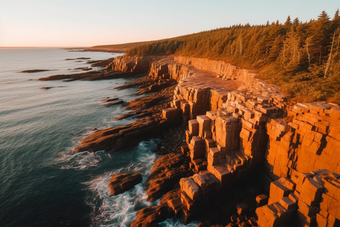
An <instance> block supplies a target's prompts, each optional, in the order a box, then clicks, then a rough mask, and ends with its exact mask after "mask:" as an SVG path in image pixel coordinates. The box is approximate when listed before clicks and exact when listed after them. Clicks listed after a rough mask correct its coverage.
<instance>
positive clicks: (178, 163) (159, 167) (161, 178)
mask: <svg viewBox="0 0 340 227" xmlns="http://www.w3.org/2000/svg"><path fill="white" fill-rule="evenodd" d="M188 165H189V159H188V158H187V157H186V156H184V155H182V154H180V153H177V154H175V153H170V154H167V155H164V156H163V157H160V158H158V159H157V160H156V161H155V162H154V167H153V169H152V171H151V173H150V175H149V177H148V179H147V182H146V187H147V191H146V194H147V195H148V199H147V200H148V201H155V200H157V199H159V198H161V197H162V196H163V195H164V194H165V193H167V192H169V191H170V190H172V189H174V188H178V187H179V185H178V182H179V180H180V179H181V178H182V177H186V176H188V175H190V174H191V171H190V170H189V168H188Z"/></svg>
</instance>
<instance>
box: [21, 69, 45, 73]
mask: <svg viewBox="0 0 340 227" xmlns="http://www.w3.org/2000/svg"><path fill="white" fill-rule="evenodd" d="M46 71H51V70H48V69H29V70H23V71H20V73H40V72H46Z"/></svg>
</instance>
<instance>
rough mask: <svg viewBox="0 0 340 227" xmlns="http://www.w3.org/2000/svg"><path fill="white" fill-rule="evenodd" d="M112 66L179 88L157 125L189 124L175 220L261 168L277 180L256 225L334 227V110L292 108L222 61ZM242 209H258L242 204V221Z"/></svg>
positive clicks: (339, 116) (337, 142) (339, 136)
mask: <svg viewBox="0 0 340 227" xmlns="http://www.w3.org/2000/svg"><path fill="white" fill-rule="evenodd" d="M110 67H112V68H113V69H114V70H116V71H125V72H136V73H139V72H147V71H148V70H149V69H150V71H149V77H150V78H151V79H153V80H154V81H156V82H157V81H158V82H159V83H161V82H162V80H163V81H164V80H168V79H174V80H177V81H178V85H177V87H176V89H175V91H174V95H173V102H172V104H171V105H172V108H167V109H164V110H163V112H162V118H163V120H162V122H163V123H164V124H171V123H172V122H174V121H175V120H176V119H178V116H179V113H181V116H182V120H183V122H185V123H186V124H188V130H186V144H185V145H183V146H182V148H181V150H182V153H183V154H185V155H187V156H188V157H190V160H191V162H190V169H191V170H192V171H193V172H195V173H196V174H195V175H194V176H192V177H188V178H182V179H181V180H180V181H179V184H180V188H181V190H180V199H179V198H176V201H172V202H174V203H176V206H173V207H174V208H173V212H174V213H175V214H177V213H178V212H181V213H182V214H183V215H184V217H185V220H186V221H188V220H190V218H191V217H193V216H194V215H199V214H200V213H202V212H203V211H204V210H205V208H207V207H209V204H210V205H211V204H213V201H214V200H215V199H218V196H217V195H218V193H221V194H223V192H225V191H226V190H227V189H228V187H229V186H230V185H232V184H233V183H235V182H236V181H237V180H240V179H243V178H244V177H245V176H247V175H249V173H251V172H252V171H254V170H255V169H257V168H258V167H262V166H265V167H266V174H267V175H268V176H269V177H270V178H271V179H272V180H276V181H273V182H271V183H270V182H269V183H268V188H269V189H270V192H269V201H265V199H263V198H264V197H265V196H263V195H261V196H260V197H259V201H256V202H257V206H258V208H257V210H256V213H257V216H258V224H259V225H260V226H280V225H283V224H285V223H287V222H288V221H289V220H291V219H290V218H293V220H294V221H296V220H298V222H297V223H298V225H297V226H311V225H314V224H318V225H320V226H338V225H339V223H340V213H339V212H340V209H337V208H338V207H340V198H339V196H338V195H340V175H339V174H340V155H339V149H340V123H339V122H340V107H339V106H338V105H336V104H330V103H325V102H320V103H308V104H296V105H290V104H289V103H288V101H287V97H285V96H284V95H283V94H281V93H280V89H279V88H278V87H276V86H273V85H270V84H267V83H265V82H264V81H261V80H258V79H256V78H255V75H256V74H255V73H254V72H253V71H251V70H244V69H240V68H238V67H236V66H233V65H230V64H227V63H225V62H222V61H212V60H207V59H200V58H189V57H179V56H177V57H171V56H170V57H143V58H140V57H118V58H117V59H115V60H114V62H113V63H112V65H111V66H110ZM144 132H145V131H143V133H144ZM145 133H146V132H145ZM119 134H121V133H119ZM129 135H130V134H129ZM127 138H128V137H127ZM323 169H327V170H323ZM270 178H267V179H270ZM269 185H270V187H269ZM263 201H265V202H263ZM172 202H169V204H171V203H172ZM247 202H248V204H247ZM267 203H268V204H267ZM202 204H203V205H202ZM247 206H249V207H250V208H249V209H252V210H255V208H256V207H254V204H253V203H249V201H243V202H242V204H241V205H240V206H239V207H238V208H237V209H238V211H239V210H240V213H239V214H240V215H241V213H242V212H243V211H242V210H244V209H246V208H245V207H247ZM251 206H253V207H251ZM170 207H171V206H170ZM175 207H176V208H175ZM200 207H204V208H203V209H200ZM319 208H320V209H319ZM171 209H172V208H171ZM294 223H296V222H294ZM325 223H326V224H325Z"/></svg>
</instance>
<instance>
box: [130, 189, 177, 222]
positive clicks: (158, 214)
mask: <svg viewBox="0 0 340 227" xmlns="http://www.w3.org/2000/svg"><path fill="white" fill-rule="evenodd" d="M173 200H180V191H179V190H172V191H170V192H168V193H167V194H165V195H164V196H163V198H162V199H161V201H160V202H159V206H153V207H146V208H143V209H141V210H140V211H138V212H137V217H136V218H135V220H134V221H133V222H132V223H131V225H130V226H131V227H144V226H155V227H156V226H159V225H158V223H159V222H162V221H165V220H166V219H167V218H171V217H172V216H173V213H172V212H169V211H170V209H169V208H171V207H169V201H173ZM170 204H171V203H170Z"/></svg>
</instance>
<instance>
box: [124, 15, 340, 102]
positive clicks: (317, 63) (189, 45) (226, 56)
mask: <svg viewBox="0 0 340 227" xmlns="http://www.w3.org/2000/svg"><path fill="white" fill-rule="evenodd" d="M169 54H174V55H182V56H192V57H200V58H208V59H213V60H224V61H226V62H228V63H231V64H235V65H238V66H239V67H242V68H247V69H255V70H257V72H258V77H259V78H260V79H265V80H267V81H268V82H270V83H273V84H276V85H278V86H280V87H281V88H282V92H283V93H285V94H288V95H290V96H291V97H292V98H293V99H295V100H296V101H300V102H311V101H321V100H325V101H329V102H337V103H340V15H339V10H337V11H336V12H335V15H334V16H333V17H332V18H331V17H330V16H329V15H327V13H326V12H325V11H323V12H321V14H320V15H319V16H318V17H317V19H312V20H310V21H308V22H301V21H300V20H299V19H298V18H295V19H291V18H290V17H289V16H288V18H287V20H286V21H285V22H284V23H280V22H279V21H276V22H273V23H269V22H267V24H266V25H254V26H251V25H249V24H246V25H234V26H231V27H228V28H219V29H214V30H211V31H204V32H200V33H195V34H191V35H185V36H180V37H176V38H171V39H165V40H160V41H155V42H152V43H148V44H144V45H140V46H137V47H134V48H132V49H130V50H129V51H128V53H127V55H130V56H131V55H138V56H143V55H169Z"/></svg>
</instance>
